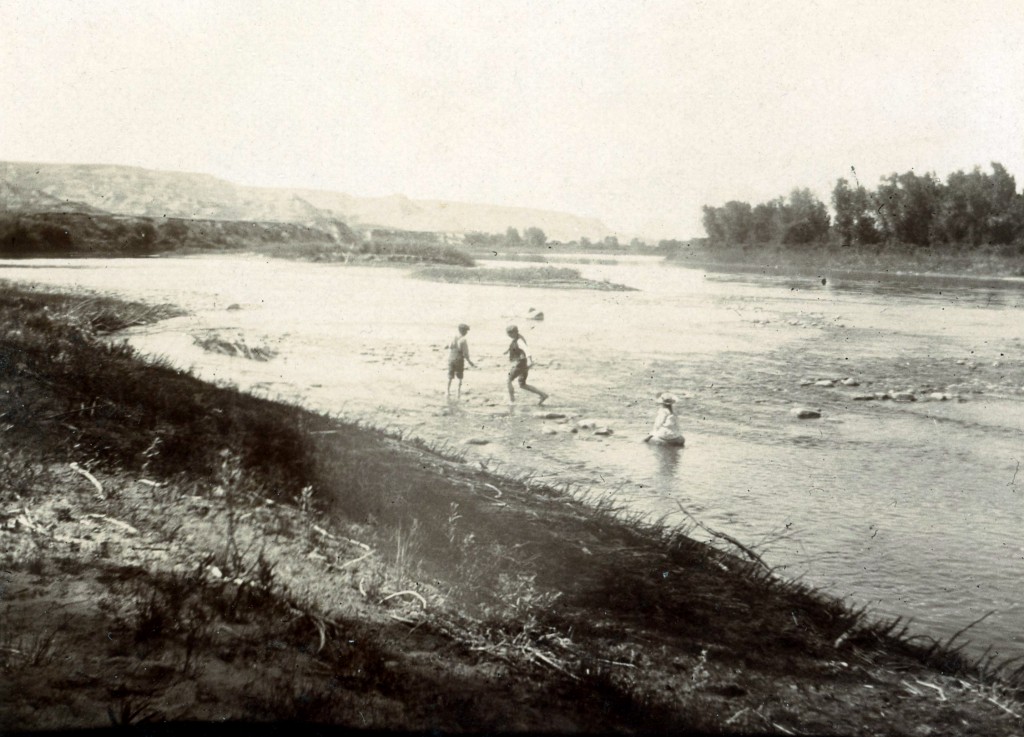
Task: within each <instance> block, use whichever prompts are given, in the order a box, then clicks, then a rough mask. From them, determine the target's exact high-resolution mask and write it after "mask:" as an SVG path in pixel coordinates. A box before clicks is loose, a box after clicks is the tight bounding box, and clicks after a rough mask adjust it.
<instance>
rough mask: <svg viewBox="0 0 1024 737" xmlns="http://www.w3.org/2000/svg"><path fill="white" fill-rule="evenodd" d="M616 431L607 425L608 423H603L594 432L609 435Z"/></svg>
mask: <svg viewBox="0 0 1024 737" xmlns="http://www.w3.org/2000/svg"><path fill="white" fill-rule="evenodd" d="M614 432H615V431H614V430H612V429H611V428H610V427H607V426H606V425H602V426H601V427H598V428H595V429H594V434H595V435H605V436H607V435H611V434H613V433H614Z"/></svg>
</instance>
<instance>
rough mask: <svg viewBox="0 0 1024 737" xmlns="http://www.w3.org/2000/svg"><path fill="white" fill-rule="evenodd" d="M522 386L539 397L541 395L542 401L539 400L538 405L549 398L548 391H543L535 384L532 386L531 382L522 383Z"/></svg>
mask: <svg viewBox="0 0 1024 737" xmlns="http://www.w3.org/2000/svg"><path fill="white" fill-rule="evenodd" d="M520 386H521V388H523V389H525V390H526V391H528V392H531V393H533V394H536V395H537V396H538V397H540V401H539V402H537V405H538V406H539V405H542V404H544V402H545V401H546V400H547V398H548V394H547V393H546V392H543V391H541V390H540V389H538V388H537V387H535V386H530V385H529V384H521V385H520Z"/></svg>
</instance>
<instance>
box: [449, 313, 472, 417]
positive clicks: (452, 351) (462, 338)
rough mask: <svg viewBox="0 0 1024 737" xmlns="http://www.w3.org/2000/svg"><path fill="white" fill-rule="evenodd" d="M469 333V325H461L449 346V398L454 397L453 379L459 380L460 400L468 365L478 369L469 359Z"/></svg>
mask: <svg viewBox="0 0 1024 737" xmlns="http://www.w3.org/2000/svg"><path fill="white" fill-rule="evenodd" d="M468 332H469V325H467V324H466V323H460V324H459V332H458V334H457V335H456V336H455V337H454V338H452V342H451V343H449V344H448V396H449V397H450V396H451V395H452V379H455V378H458V380H459V389H458V392H459V393H458V397H459V399H461V398H462V376H463V374H464V373H465V371H466V364H467V363H468V364H469V365H470V366H472V367H473V368H476V364H475V363H473V362H472V361H471V360H470V359H469V341H468V340H467V339H466V333H468Z"/></svg>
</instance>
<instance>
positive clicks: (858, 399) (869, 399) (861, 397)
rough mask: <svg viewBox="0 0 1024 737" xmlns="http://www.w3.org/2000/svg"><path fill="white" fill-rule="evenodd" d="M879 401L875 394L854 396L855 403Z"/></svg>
mask: <svg viewBox="0 0 1024 737" xmlns="http://www.w3.org/2000/svg"><path fill="white" fill-rule="evenodd" d="M876 399H878V397H876V396H875V395H874V394H854V395H853V401H855V402H873V401H874V400H876Z"/></svg>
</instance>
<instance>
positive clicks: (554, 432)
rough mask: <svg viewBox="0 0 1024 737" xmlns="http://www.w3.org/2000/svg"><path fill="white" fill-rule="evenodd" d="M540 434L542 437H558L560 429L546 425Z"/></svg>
mask: <svg viewBox="0 0 1024 737" xmlns="http://www.w3.org/2000/svg"><path fill="white" fill-rule="evenodd" d="M540 434H541V435H557V434H558V428H556V427H552V426H551V425H544V426H543V427H542V428H541V429H540Z"/></svg>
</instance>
